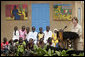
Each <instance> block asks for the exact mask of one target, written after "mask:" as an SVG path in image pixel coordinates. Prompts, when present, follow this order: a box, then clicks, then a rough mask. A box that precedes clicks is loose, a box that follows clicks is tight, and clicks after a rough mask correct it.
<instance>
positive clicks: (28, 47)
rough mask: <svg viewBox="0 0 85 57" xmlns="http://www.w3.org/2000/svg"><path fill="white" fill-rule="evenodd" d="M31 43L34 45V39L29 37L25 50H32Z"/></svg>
mask: <svg viewBox="0 0 85 57" xmlns="http://www.w3.org/2000/svg"><path fill="white" fill-rule="evenodd" d="M33 45H34V40H33V39H32V38H30V39H29V41H28V44H27V46H26V47H27V50H29V49H30V50H33Z"/></svg>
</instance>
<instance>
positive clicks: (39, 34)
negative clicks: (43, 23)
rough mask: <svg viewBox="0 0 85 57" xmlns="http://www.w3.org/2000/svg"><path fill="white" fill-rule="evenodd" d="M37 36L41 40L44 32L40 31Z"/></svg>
mask: <svg viewBox="0 0 85 57" xmlns="http://www.w3.org/2000/svg"><path fill="white" fill-rule="evenodd" d="M37 36H38V40H40V39H41V38H44V33H40V32H39V33H38V35H37Z"/></svg>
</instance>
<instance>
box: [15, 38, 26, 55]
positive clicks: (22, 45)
mask: <svg viewBox="0 0 85 57" xmlns="http://www.w3.org/2000/svg"><path fill="white" fill-rule="evenodd" d="M16 46H17V54H16V55H17V56H23V54H24V50H25V48H26V43H25V41H23V38H19V41H18V42H17V43H16Z"/></svg>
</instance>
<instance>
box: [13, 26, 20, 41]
mask: <svg viewBox="0 0 85 57" xmlns="http://www.w3.org/2000/svg"><path fill="white" fill-rule="evenodd" d="M15 40H19V31H18V27H17V26H15V27H14V31H13V41H15Z"/></svg>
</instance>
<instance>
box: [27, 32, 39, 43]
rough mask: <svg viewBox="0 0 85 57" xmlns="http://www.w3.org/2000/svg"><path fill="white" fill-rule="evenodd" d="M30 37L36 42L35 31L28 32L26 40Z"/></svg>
mask: <svg viewBox="0 0 85 57" xmlns="http://www.w3.org/2000/svg"><path fill="white" fill-rule="evenodd" d="M30 38H32V39H33V40H34V43H35V44H36V43H37V32H36V31H35V32H29V37H28V41H29V39H30Z"/></svg>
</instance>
